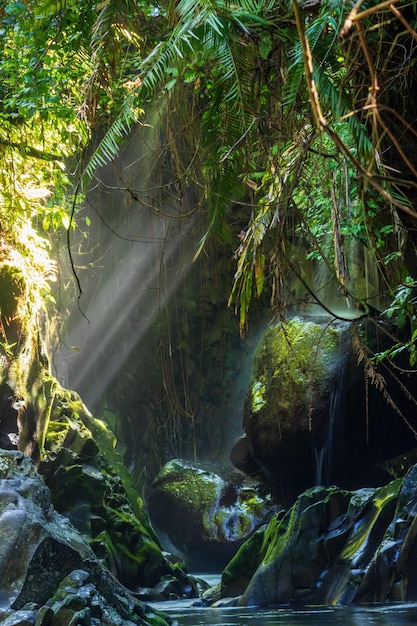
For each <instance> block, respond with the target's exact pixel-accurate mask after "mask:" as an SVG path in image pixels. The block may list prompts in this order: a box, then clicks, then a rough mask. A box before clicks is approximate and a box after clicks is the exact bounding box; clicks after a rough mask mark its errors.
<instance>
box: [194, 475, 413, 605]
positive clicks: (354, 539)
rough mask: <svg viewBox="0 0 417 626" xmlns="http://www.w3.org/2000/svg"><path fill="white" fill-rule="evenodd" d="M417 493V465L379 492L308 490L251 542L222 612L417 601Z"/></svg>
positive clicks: (234, 570) (226, 587)
mask: <svg viewBox="0 0 417 626" xmlns="http://www.w3.org/2000/svg"><path fill="white" fill-rule="evenodd" d="M416 490H417V466H416V467H415V468H413V470H411V472H410V473H409V475H408V476H407V477H406V478H405V479H404V481H401V480H400V479H397V480H395V481H393V482H392V483H389V484H388V485H386V486H384V487H380V488H377V489H361V490H356V491H346V490H341V489H338V488H336V487H332V488H324V487H316V488H313V489H310V490H308V491H306V492H304V493H303V494H301V495H300V496H299V498H297V500H296V502H295V504H294V506H293V507H292V508H291V509H289V510H288V511H287V512H285V513H284V514H283V513H279V514H276V515H275V516H274V517H273V518H272V519H271V521H270V522H269V524H268V525H267V526H266V527H265V528H262V529H260V530H259V531H258V532H257V533H256V534H255V535H253V536H252V537H251V538H250V539H249V540H248V541H247V542H246V543H245V544H243V546H242V547H241V548H240V550H239V551H238V552H237V554H236V556H235V557H234V559H233V560H232V561H231V562H230V563H229V565H228V566H227V567H226V568H225V570H224V571H223V574H222V580H221V588H220V595H221V597H222V599H221V600H219V601H217V602H216V603H215V604H214V606H225V605H226V606H237V605H239V606H270V605H277V604H278V605H279V604H295V605H297V604H311V605H335V604H341V605H346V604H351V603H361V602H366V603H369V602H385V601H387V600H391V601H398V600H401V601H414V600H416V599H417V585H416V580H417V577H416V575H415V568H414V563H415V558H416V556H417V540H416V539H417V517H416V515H417V498H416V495H415V493H416V492H417V491H416ZM206 595H207V597H210V594H209V593H208V594H206Z"/></svg>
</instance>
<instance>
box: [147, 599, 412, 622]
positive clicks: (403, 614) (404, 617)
mask: <svg viewBox="0 0 417 626" xmlns="http://www.w3.org/2000/svg"><path fill="white" fill-rule="evenodd" d="M153 606H155V607H157V608H158V609H159V610H162V611H163V612H164V613H166V614H168V615H169V616H170V617H171V618H172V620H173V626H200V625H201V626H203V625H207V624H210V625H211V626H215V625H218V626H327V625H329V626H330V624H331V625H332V626H337V625H339V626H372V625H375V626H400V625H406V624H407V625H408V626H410V625H411V624H417V604H407V605H404V604H402V605H392V604H390V605H380V606H371V607H314V608H299V609H290V608H286V607H283V608H271V609H244V608H241V607H240V608H219V609H212V608H201V607H193V606H192V602H191V601H186V602H184V601H182V602H162V603H158V604H154V605H153Z"/></svg>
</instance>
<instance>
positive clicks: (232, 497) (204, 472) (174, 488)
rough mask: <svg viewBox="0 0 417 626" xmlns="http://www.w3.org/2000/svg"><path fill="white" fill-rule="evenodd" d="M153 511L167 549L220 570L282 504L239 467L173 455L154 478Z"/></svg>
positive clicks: (193, 562) (197, 565)
mask: <svg viewBox="0 0 417 626" xmlns="http://www.w3.org/2000/svg"><path fill="white" fill-rule="evenodd" d="M148 508H149V515H150V518H151V521H152V523H153V525H154V527H155V528H156V529H157V531H158V533H159V535H160V537H161V540H162V542H163V543H164V544H165V545H166V547H167V549H169V550H171V551H172V552H174V553H176V554H178V555H179V556H180V557H181V558H184V559H185V561H186V563H187V565H188V567H189V568H190V569H195V570H196V571H201V569H200V568H201V564H202V563H204V566H205V567H208V568H210V567H212V568H213V569H214V570H215V571H216V570H217V571H218V568H219V566H221V565H224V564H226V563H227V561H228V560H229V559H230V558H231V556H232V555H233V554H234V553H235V552H236V550H237V548H238V547H239V546H240V545H241V544H242V543H243V542H244V541H245V539H247V538H248V537H249V536H250V535H251V534H252V533H253V532H254V531H255V530H256V529H257V528H258V527H259V526H260V525H261V524H263V523H265V522H266V521H267V520H268V519H269V518H270V517H271V515H272V514H273V512H274V511H275V510H277V508H279V507H276V506H274V504H273V502H272V499H271V496H270V494H269V493H268V491H267V490H265V488H264V487H263V486H259V484H258V483H256V482H254V481H249V480H245V478H244V477H243V476H242V475H241V474H240V473H238V472H236V471H233V470H232V471H230V469H229V470H227V471H224V472H222V473H220V472H219V471H217V468H216V471H214V470H213V469H212V468H210V466H204V465H201V464H196V463H195V464H189V463H186V462H184V461H179V460H174V461H170V462H169V463H168V464H167V465H166V466H165V467H164V468H163V469H162V471H161V473H160V474H159V475H158V476H157V477H156V479H155V480H154V482H153V483H152V486H151V489H150V493H149V504H148Z"/></svg>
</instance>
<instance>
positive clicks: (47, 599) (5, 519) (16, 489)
mask: <svg viewBox="0 0 417 626" xmlns="http://www.w3.org/2000/svg"><path fill="white" fill-rule="evenodd" d="M91 617H94V618H95V622H94V623H95V624H97V626H99V625H100V624H101V625H103V626H107V625H108V626H110V624H119V625H120V626H123V625H124V626H131V625H132V623H133V624H138V625H141V626H145V624H154V625H155V626H156V625H160V626H162V625H163V624H167V623H168V620H165V619H164V618H163V617H162V616H161V615H159V614H156V613H152V612H151V611H148V609H146V608H144V607H143V606H142V605H141V604H140V602H139V601H138V600H137V599H136V598H135V597H134V596H133V595H132V594H131V593H130V592H129V591H128V590H127V589H126V588H125V587H123V586H122V585H121V584H120V583H119V582H118V581H117V580H116V579H115V578H114V577H113V576H112V574H111V573H110V572H109V571H108V570H107V569H106V568H105V567H104V566H103V565H102V564H101V562H100V561H99V560H98V559H97V558H96V556H95V554H94V552H93V550H92V548H91V547H90V545H89V543H88V542H87V541H86V540H85V539H84V538H83V537H82V536H81V535H80V533H79V532H78V531H77V530H76V529H75V528H74V527H73V525H72V524H71V523H70V521H69V520H68V519H67V518H65V517H63V516H62V515H60V514H59V513H57V512H56V511H55V509H54V507H53V506H52V505H51V499H50V492H49V490H48V488H47V487H46V486H45V484H44V481H43V479H42V477H41V476H40V475H39V474H38V473H37V471H36V470H35V468H34V465H33V462H32V460H31V459H30V458H29V457H27V456H26V455H24V454H23V453H22V452H19V451H6V450H3V451H1V452H0V619H1V621H2V623H4V624H7V623H10V624H35V622H36V624H42V625H46V624H60V625H61V626H66V625H69V624H76V623H77V624H87V623H88V624H90V623H91Z"/></svg>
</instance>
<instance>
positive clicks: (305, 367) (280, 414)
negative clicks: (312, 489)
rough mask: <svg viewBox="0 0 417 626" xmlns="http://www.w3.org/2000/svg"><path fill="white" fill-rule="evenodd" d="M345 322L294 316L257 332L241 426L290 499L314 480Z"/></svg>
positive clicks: (256, 454)
mask: <svg viewBox="0 0 417 626" xmlns="http://www.w3.org/2000/svg"><path fill="white" fill-rule="evenodd" d="M344 337H345V327H344V326H341V325H337V324H329V323H328V320H327V321H326V322H325V323H316V322H313V321H311V320H305V319H301V318H294V319H292V320H290V321H289V322H288V323H287V324H285V325H284V324H279V325H274V326H271V327H270V328H268V329H267V331H266V332H265V333H264V335H263V336H262V338H261V340H260V342H259V345H258V348H257V351H256V354H255V357H254V364H253V372H252V378H251V381H250V385H249V389H248V392H247V394H246V399H245V406H244V419H243V426H244V430H245V432H246V436H247V440H248V447H249V450H250V453H251V455H252V458H253V460H254V461H255V462H256V463H257V465H258V467H259V468H260V470H261V471H262V472H263V474H264V476H265V477H266V478H267V479H269V480H271V481H273V482H276V483H278V482H280V483H281V484H283V485H285V488H286V491H287V493H286V495H287V496H288V497H289V498H290V499H291V496H292V495H297V494H298V493H300V492H301V491H302V490H303V489H305V488H306V487H309V486H311V485H312V484H314V480H315V474H316V470H317V467H318V464H317V455H320V454H321V455H323V446H324V445H325V443H324V442H325V439H326V431H327V429H328V428H329V415H330V412H331V407H332V402H333V401H334V398H335V393H336V390H337V388H338V382H339V380H338V378H339V374H340V367H341V349H342V345H343V341H344Z"/></svg>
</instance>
